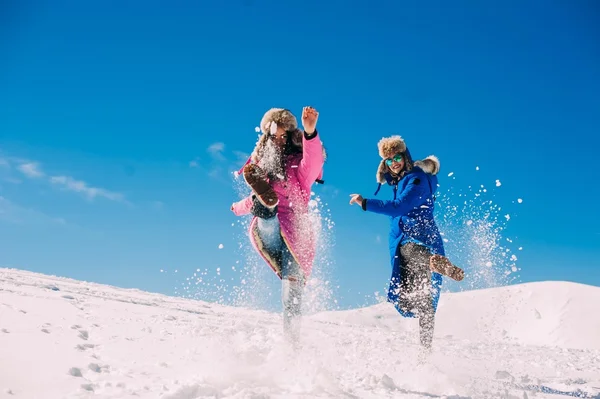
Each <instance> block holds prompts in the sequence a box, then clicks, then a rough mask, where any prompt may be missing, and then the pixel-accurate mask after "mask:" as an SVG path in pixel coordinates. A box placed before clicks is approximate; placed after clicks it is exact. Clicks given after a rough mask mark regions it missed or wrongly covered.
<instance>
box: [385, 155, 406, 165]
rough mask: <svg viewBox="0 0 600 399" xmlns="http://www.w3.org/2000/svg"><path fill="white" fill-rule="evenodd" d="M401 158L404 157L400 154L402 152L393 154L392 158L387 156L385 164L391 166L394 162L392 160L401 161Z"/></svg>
mask: <svg viewBox="0 0 600 399" xmlns="http://www.w3.org/2000/svg"><path fill="white" fill-rule="evenodd" d="M403 158H404V157H403V156H402V154H396V155H394V156H393V157H392V158H388V159H386V160H385V164H386V165H387V166H392V163H394V162H396V163H400V162H402V159H403Z"/></svg>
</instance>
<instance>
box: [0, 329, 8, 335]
mask: <svg viewBox="0 0 600 399" xmlns="http://www.w3.org/2000/svg"><path fill="white" fill-rule="evenodd" d="M0 331H2V332H3V333H5V334H8V333H9V332H8V330H7V329H6V328H3V329H2V330H0Z"/></svg>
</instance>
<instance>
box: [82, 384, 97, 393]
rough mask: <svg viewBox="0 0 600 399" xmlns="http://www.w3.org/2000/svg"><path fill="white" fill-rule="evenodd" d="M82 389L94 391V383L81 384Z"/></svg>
mask: <svg viewBox="0 0 600 399" xmlns="http://www.w3.org/2000/svg"><path fill="white" fill-rule="evenodd" d="M81 389H83V390H85V391H89V392H94V384H81Z"/></svg>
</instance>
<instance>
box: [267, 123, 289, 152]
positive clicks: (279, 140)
mask: <svg viewBox="0 0 600 399" xmlns="http://www.w3.org/2000/svg"><path fill="white" fill-rule="evenodd" d="M271 138H272V139H273V142H274V143H275V144H276V145H277V147H279V148H283V147H285V143H286V142H287V132H286V131H285V129H283V128H282V127H280V126H277V130H276V131H275V132H273V131H271Z"/></svg>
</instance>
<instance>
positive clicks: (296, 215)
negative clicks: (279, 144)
mask: <svg viewBox="0 0 600 399" xmlns="http://www.w3.org/2000/svg"><path fill="white" fill-rule="evenodd" d="M324 162H325V159H324V154H323V143H322V142H321V140H320V138H319V133H318V132H316V131H315V134H314V135H313V136H311V137H310V138H307V137H306V134H303V135H302V154H297V155H290V157H289V158H288V161H287V164H286V170H285V173H286V176H287V180H286V181H276V182H275V183H273V189H274V190H275V192H276V193H277V197H278V198H279V205H278V207H277V209H278V212H277V217H278V218H279V224H280V226H281V235H282V237H283V239H284V241H285V243H286V244H287V246H288V248H289V249H290V252H291V253H292V255H293V256H294V258H295V259H296V261H297V262H298V264H299V265H300V267H301V269H302V270H303V271H304V275H305V277H306V279H308V277H309V276H310V274H311V271H312V265H313V260H314V257H315V249H316V242H315V237H314V231H313V229H312V225H311V223H310V220H309V213H308V202H309V200H310V192H311V187H312V185H313V183H314V182H315V180H316V179H317V178H318V177H319V176H321V170H322V168H323V164H324ZM251 208H252V195H249V196H248V197H246V198H244V199H243V200H241V201H239V202H236V203H235V204H233V212H234V213H235V214H236V215H238V216H241V215H246V214H249V213H250V209H251ZM256 222H257V220H256V217H253V218H252V221H251V223H250V229H249V235H250V241H251V242H252V245H253V246H254V248H255V249H256V250H257V251H258V252H259V253H260V254H261V256H262V257H263V259H264V260H265V262H267V264H268V265H269V266H270V267H271V268H272V269H273V271H274V272H275V273H276V274H277V275H278V276H279V278H281V267H280V265H278V264H277V262H276V261H275V260H274V259H271V258H270V257H269V255H268V254H267V253H266V251H263V250H262V242H261V241H260V239H259V237H258V234H257V231H256Z"/></svg>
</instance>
